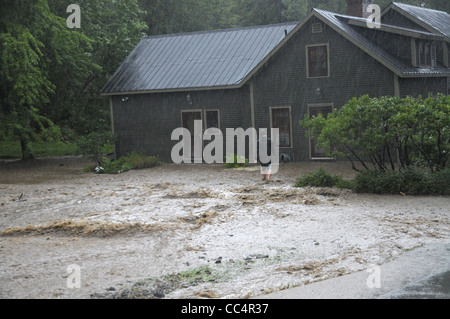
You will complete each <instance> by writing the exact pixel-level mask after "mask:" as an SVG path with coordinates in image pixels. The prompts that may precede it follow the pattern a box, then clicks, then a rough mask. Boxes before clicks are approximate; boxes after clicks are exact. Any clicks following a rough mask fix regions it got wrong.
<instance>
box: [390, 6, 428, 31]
mask: <svg viewBox="0 0 450 319" xmlns="http://www.w3.org/2000/svg"><path fill="white" fill-rule="evenodd" d="M381 23H384V24H390V25H395V26H398V27H402V28H408V29H414V30H418V31H428V30H426V29H425V28H423V27H421V26H420V25H418V24H417V23H415V22H414V21H412V20H410V19H408V18H407V17H405V16H404V15H402V14H400V13H398V12H397V11H395V10H393V9H391V10H389V11H387V12H386V13H385V14H384V15H383V16H382V17H381Z"/></svg>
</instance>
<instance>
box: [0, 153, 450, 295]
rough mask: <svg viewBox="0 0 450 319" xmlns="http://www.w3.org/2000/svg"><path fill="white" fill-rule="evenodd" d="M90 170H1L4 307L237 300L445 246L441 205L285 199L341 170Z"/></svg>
mask: <svg viewBox="0 0 450 319" xmlns="http://www.w3.org/2000/svg"><path fill="white" fill-rule="evenodd" d="M88 164H89V163H88V162H86V161H84V160H83V159H79V158H65V159H64V158H60V159H41V160H35V161H32V162H26V163H23V162H14V163H0V297H1V298H130V297H131V298H246V297H253V296H258V295H261V294H266V293H270V292H273V291H277V290H280V289H286V288H289V287H293V286H298V285H304V284H308V283H311V282H315V281H321V280H325V279H328V278H332V277H336V276H341V275H345V274H349V273H353V272H356V271H360V270H365V269H367V268H368V267H369V266H371V265H373V264H382V263H385V262H387V261H390V260H392V259H393V258H396V257H398V256H399V255H401V254H403V253H405V252H407V251H409V250H411V249H414V248H417V247H420V246H423V245H426V244H433V243H442V242H448V241H449V239H450V236H449V235H450V232H449V225H450V223H449V221H450V214H449V207H450V198H449V197H407V196H401V195H399V196H378V195H357V194H353V193H351V192H349V191H343V190H338V189H314V188H301V189H296V188H293V184H294V182H295V180H296V178H298V177H299V176H301V174H304V173H305V172H307V171H311V170H315V169H317V168H319V167H320V166H323V167H325V168H326V169H327V170H328V171H329V172H332V173H336V174H340V175H343V176H344V177H351V176H352V175H353V172H352V171H351V170H350V168H349V165H346V164H336V163H322V164H320V163H315V164H310V163H306V164H305V163H304V164H287V165H284V166H282V167H281V169H280V172H279V174H277V175H276V176H275V177H274V180H273V181H272V182H271V183H264V182H262V181H261V180H260V176H259V171H258V169H257V168H248V169H245V170H229V169H225V168H223V167H222V166H206V165H183V166H176V165H165V166H162V167H158V168H155V169H148V170H141V171H132V172H128V173H126V174H122V175H117V176H111V175H94V174H89V173H82V172H81V170H82V168H83V167H84V166H86V165H88ZM74 266H75V268H74ZM76 267H78V268H76ZM74 269H79V273H78V274H79V276H78V277H74V275H76V272H74ZM77 279H79V280H78V281H76V280H77ZM77 282H78V283H79V284H80V287H79V288H77V287H73V286H74V283H77Z"/></svg>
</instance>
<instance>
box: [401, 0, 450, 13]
mask: <svg viewBox="0 0 450 319" xmlns="http://www.w3.org/2000/svg"><path fill="white" fill-rule="evenodd" d="M392 4H394V5H396V6H398V7H402V6H403V7H411V8H415V9H422V10H429V11H436V12H441V13H445V14H447V15H450V14H449V13H448V12H447V11H443V10H437V9H433V8H427V7H421V6H415V5H412V4H407V3H401V2H395V1H394V2H392Z"/></svg>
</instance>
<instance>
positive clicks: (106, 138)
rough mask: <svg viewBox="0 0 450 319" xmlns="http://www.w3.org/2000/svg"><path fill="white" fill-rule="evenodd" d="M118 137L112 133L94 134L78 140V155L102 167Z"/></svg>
mask: <svg viewBox="0 0 450 319" xmlns="http://www.w3.org/2000/svg"><path fill="white" fill-rule="evenodd" d="M116 139H117V137H116V136H114V135H113V134H112V133H111V132H94V133H91V134H89V135H87V136H83V137H80V138H78V140H77V146H78V153H79V154H81V155H83V156H86V157H88V158H90V159H92V160H93V161H95V162H96V163H97V165H98V166H100V167H102V166H104V165H105V164H106V163H105V156H104V154H107V153H108V151H109V150H111V149H112V148H113V145H114V143H115V141H116Z"/></svg>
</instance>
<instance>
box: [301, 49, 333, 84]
mask: <svg viewBox="0 0 450 319" xmlns="http://www.w3.org/2000/svg"><path fill="white" fill-rule="evenodd" d="M328 58H329V56H328V44H323V45H311V46H307V47H306V59H307V63H306V65H307V67H308V70H307V72H308V78H319V77H328V76H330V68H329V59H328Z"/></svg>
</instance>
